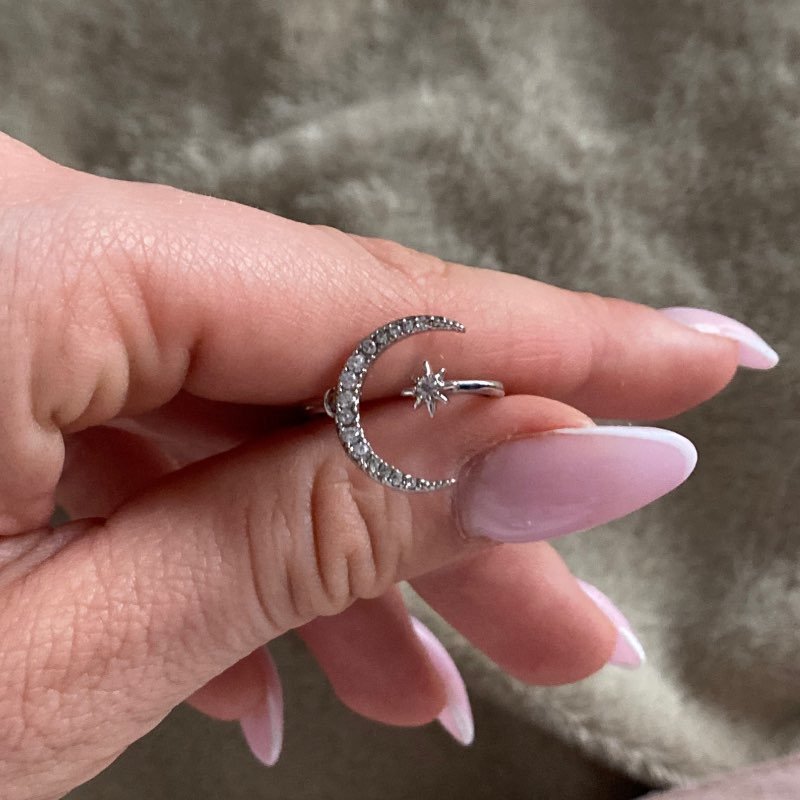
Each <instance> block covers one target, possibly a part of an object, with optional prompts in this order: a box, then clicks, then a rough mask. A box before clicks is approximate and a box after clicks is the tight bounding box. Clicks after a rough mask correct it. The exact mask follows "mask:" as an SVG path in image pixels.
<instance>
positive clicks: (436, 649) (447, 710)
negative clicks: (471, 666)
mask: <svg viewBox="0 0 800 800" xmlns="http://www.w3.org/2000/svg"><path fill="white" fill-rule="evenodd" d="M411 624H412V626H413V627H414V633H416V634H417V638H418V639H419V640H420V642H421V643H422V646H423V647H424V648H425V651H426V652H427V654H428V658H430V660H431V663H432V664H433V667H434V669H435V670H436V672H437V673H438V674H439V677H440V678H441V679H442V683H443V684H444V688H445V695H446V697H447V705H446V706H445V707H444V708H443V709H442V712H441V713H440V714H439V716H438V717H437V719H438V720H439V724H440V725H441V726H442V727H443V728H444V729H445V730H446V731H447V732H448V733H449V734H450V735H451V736H452V737H453V738H454V739H455V740H456V741H457V742H458V743H459V744H463V745H464V746H465V747H466V746H468V745H470V744H472V742H473V740H474V739H475V724H474V722H473V719H472V708H471V707H470V704H469V697H468V695H467V687H466V686H464V679H463V678H462V677H461V673H460V672H459V671H458V667H457V666H456V665H455V662H454V661H453V659H452V658H451V657H450V653H448V652H447V650H446V649H445V646H444V645H443V644H442V643H441V642H440V641H439V640H438V639H437V638H436V636H434V634H433V632H432V631H431V630H430V629H429V628H427V627H426V626H425V625H424V624H423V623H422V622H420V621H419V620H418V619H417V618H416V617H411Z"/></svg>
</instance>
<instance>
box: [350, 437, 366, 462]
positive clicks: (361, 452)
mask: <svg viewBox="0 0 800 800" xmlns="http://www.w3.org/2000/svg"><path fill="white" fill-rule="evenodd" d="M353 452H354V453H355V454H356V455H357V456H359V458H360V457H361V456H365V455H367V453H369V445H368V444H367V443H366V442H365V441H364V440H363V439H362V440H361V441H360V442H356V443H355V444H354V445H353Z"/></svg>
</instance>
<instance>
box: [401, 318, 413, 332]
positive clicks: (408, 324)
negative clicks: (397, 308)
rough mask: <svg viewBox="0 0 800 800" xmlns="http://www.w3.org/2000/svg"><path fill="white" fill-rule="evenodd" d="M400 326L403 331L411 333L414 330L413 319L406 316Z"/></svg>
mask: <svg viewBox="0 0 800 800" xmlns="http://www.w3.org/2000/svg"><path fill="white" fill-rule="evenodd" d="M400 327H401V328H402V329H403V333H411V331H413V330H414V320H413V319H408V318H406V319H404V320H403V321H402V322H401V323H400Z"/></svg>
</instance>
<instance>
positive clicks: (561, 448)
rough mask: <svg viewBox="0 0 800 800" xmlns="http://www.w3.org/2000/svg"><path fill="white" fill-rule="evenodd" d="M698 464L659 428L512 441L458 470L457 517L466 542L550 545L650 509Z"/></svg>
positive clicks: (581, 431)
mask: <svg viewBox="0 0 800 800" xmlns="http://www.w3.org/2000/svg"><path fill="white" fill-rule="evenodd" d="M696 461H697V452H696V451H695V449H694V446H693V445H692V443H691V442H690V441H689V440H688V439H685V438H684V437H683V436H680V435H679V434H677V433H673V432H672V431H667V430H663V429H662V428H637V427H632V426H615V425H614V426H612V425H608V426H590V427H585V428H568V429H561V430H555V431H550V432H548V433H541V434H537V435H534V436H529V437H526V438H523V439H512V440H510V441H506V442H502V443H500V444H497V445H495V446H494V447H492V448H491V449H489V450H487V451H485V452H484V453H482V454H480V455H478V456H476V457H475V458H473V459H472V460H471V461H470V462H468V463H467V464H466V466H465V467H464V468H463V469H462V470H461V473H460V475H459V476H458V482H457V484H456V494H455V500H454V502H455V513H456V517H457V519H458V523H459V525H460V527H461V530H462V531H463V532H464V533H465V534H466V535H468V536H485V537H488V538H489V539H494V540H496V541H500V542H532V541H538V540H540V539H551V538H553V537H555V536H563V535H564V534H567V533H576V532H578V531H585V530H588V529H589V528H594V527H595V526H596V525H602V524H603V523H605V522H610V521H611V520H613V519H617V518H618V517H624V516H625V515H626V514H630V513H631V512H632V511H636V510H637V509H639V508H641V507H642V506H646V505H647V504H648V503H652V502H653V500H657V499H658V498H659V497H661V496H662V495H665V494H666V493H667V492H669V491H671V490H672V489H674V488H675V487H676V486H678V485H679V484H681V483H683V481H685V480H686V478H688V477H689V475H690V474H691V472H692V470H693V469H694V466H695V463H696Z"/></svg>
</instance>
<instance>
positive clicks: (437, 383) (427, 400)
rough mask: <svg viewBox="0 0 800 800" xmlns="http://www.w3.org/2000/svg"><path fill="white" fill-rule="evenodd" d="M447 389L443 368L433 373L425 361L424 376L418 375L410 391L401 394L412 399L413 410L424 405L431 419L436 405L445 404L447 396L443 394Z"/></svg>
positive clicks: (406, 390)
mask: <svg viewBox="0 0 800 800" xmlns="http://www.w3.org/2000/svg"><path fill="white" fill-rule="evenodd" d="M447 388H448V386H447V381H445V379H444V368H442V369H440V370H439V371H438V372H434V371H433V370H432V369H431V365H430V364H429V363H428V362H427V361H426V362H425V374H424V375H420V377H419V378H417V379H416V381H414V385H413V386H412V387H411V388H410V389H405V390H403V394H404V395H405V396H406V397H413V398H414V408H419V407H420V406H421V405H422V404H423V403H424V404H425V406H426V407H427V409H428V413H429V414H430V415H431V417H432V416H433V415H434V414H435V413H436V404H437V403H446V402H447V395H446V394H445V393H444V392H445V390H446V389H447Z"/></svg>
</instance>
